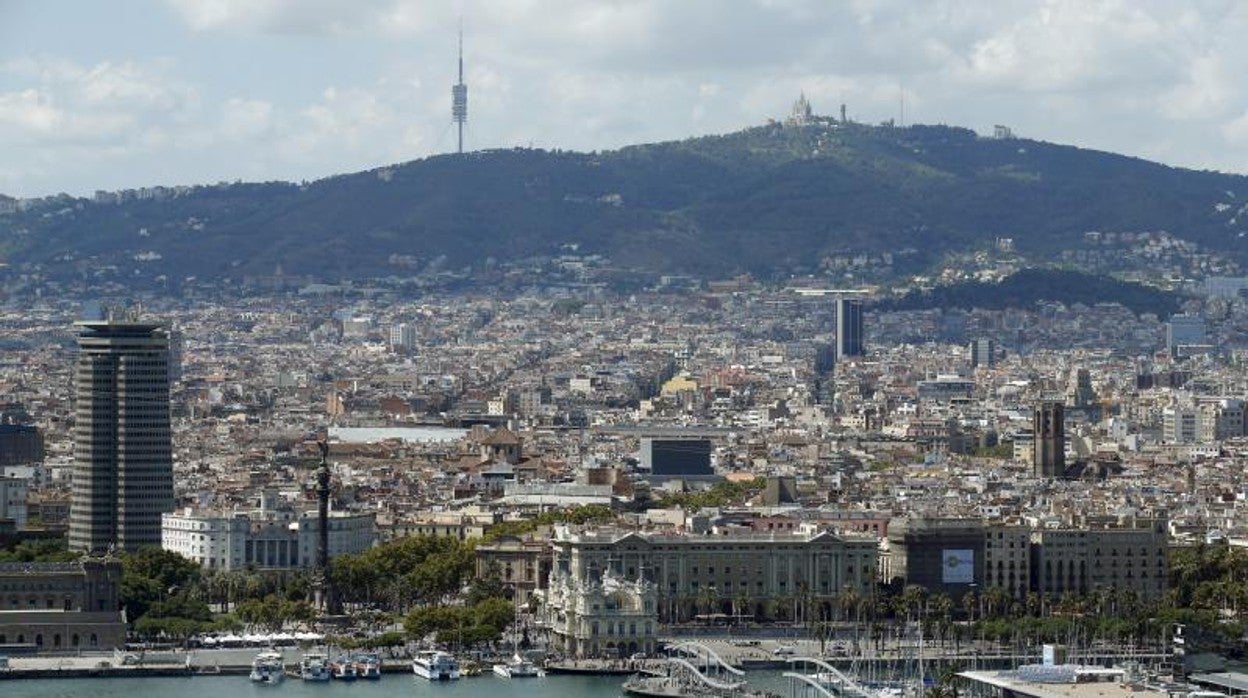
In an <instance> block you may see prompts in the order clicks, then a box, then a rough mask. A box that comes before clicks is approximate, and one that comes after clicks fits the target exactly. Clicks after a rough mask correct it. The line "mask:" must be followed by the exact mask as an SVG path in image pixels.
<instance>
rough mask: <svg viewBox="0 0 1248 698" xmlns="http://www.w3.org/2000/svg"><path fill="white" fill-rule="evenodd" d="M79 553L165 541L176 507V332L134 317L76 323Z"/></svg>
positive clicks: (72, 535) (72, 537) (74, 506)
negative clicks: (172, 398) (172, 339)
mask: <svg viewBox="0 0 1248 698" xmlns="http://www.w3.org/2000/svg"><path fill="white" fill-rule="evenodd" d="M75 324H76V325H77V326H78V328H79V329H80V330H81V331H80V333H79V335H78V366H77V372H76V377H75V387H74V391H75V405H74V415H75V423H74V471H73V484H72V490H71V492H72V495H71V499H70V513H69V546H70V548H71V549H72V550H83V551H87V552H91V553H102V552H106V551H108V550H109V549H110V548H115V549H117V550H136V549H138V548H140V547H142V546H145V545H160V515H161V514H162V513H164V512H167V511H170V510H172V509H173V446H172V441H171V437H170V430H169V337H168V335H166V334H165V332H164V330H162V329H161V326H160V325H157V324H150V323H142V322H134V321H113V320H102V321H86V322H78V323H75Z"/></svg>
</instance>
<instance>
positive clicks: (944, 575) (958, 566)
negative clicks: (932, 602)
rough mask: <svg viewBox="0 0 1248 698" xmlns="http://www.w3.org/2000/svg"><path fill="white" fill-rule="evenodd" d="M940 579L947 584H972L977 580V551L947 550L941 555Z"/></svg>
mask: <svg viewBox="0 0 1248 698" xmlns="http://www.w3.org/2000/svg"><path fill="white" fill-rule="evenodd" d="M941 559H942V561H943V564H942V565H941V568H942V569H941V574H940V581H941V582H944V583H945V584H970V583H972V582H974V581H975V551H974V550H946V551H945V552H944V555H943V556H942V557H941Z"/></svg>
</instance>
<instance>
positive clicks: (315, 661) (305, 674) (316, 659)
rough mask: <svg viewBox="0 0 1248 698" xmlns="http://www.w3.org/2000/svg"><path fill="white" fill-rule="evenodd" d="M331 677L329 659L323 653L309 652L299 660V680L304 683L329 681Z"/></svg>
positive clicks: (332, 674)
mask: <svg viewBox="0 0 1248 698" xmlns="http://www.w3.org/2000/svg"><path fill="white" fill-rule="evenodd" d="M333 677H334V672H333V670H332V669H330V667H329V657H328V656H327V655H325V654H324V653H321V652H309V653H307V654H305V655H303V659H301V660H299V678H301V679H303V680H304V681H329V680H330V679H332V678H333Z"/></svg>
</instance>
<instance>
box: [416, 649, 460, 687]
mask: <svg viewBox="0 0 1248 698" xmlns="http://www.w3.org/2000/svg"><path fill="white" fill-rule="evenodd" d="M412 673H413V674H415V675H417V676H420V677H423V678H426V679H429V680H430V681H454V680H456V679H458V678H459V662H457V661H455V657H453V656H451V655H449V654H447V653H446V652H438V651H436V650H426V651H422V652H417V653H416V656H415V657H412Z"/></svg>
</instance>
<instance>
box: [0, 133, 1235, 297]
mask: <svg viewBox="0 0 1248 698" xmlns="http://www.w3.org/2000/svg"><path fill="white" fill-rule="evenodd" d="M1244 193H1248V186H1245V178H1244V177H1241V176H1234V175H1223V174H1217V173H1210V172H1196V171H1191V170H1182V169H1177V168H1170V167H1166V166H1163V165H1158V164H1154V163H1149V162H1145V161H1143V160H1138V159H1134V158H1128V157H1122V156H1118V155H1112V154H1108V153H1102V152H1096V151H1090V150H1082V149H1078V148H1073V147H1068V146H1060V145H1054V144H1049V143H1043V142H1037V141H1030V140H1022V139H1008V140H994V139H986V138H980V137H978V136H977V135H976V134H975V133H973V132H972V131H969V130H967V129H962V128H952V127H945V126H912V127H908V128H891V127H869V126H864V125H859V124H834V123H823V124H819V125H812V126H806V127H789V126H781V125H775V124H773V125H768V126H760V127H756V128H750V129H746V130H744V131H740V132H737V133H732V134H727V135H717V136H706V137H700V138H692V139H688V140H683V141H673V142H667V143H657V144H650V145H639V146H632V147H627V148H623V149H620V150H617V151H611V152H602V153H573V152H548V151H542V150H527V149H514V150H494V151H484V152H477V153H470V154H466V155H463V156H455V155H442V156H435V157H429V158H426V159H423V160H418V161H413V162H408V163H404V164H400V165H395V166H392V167H387V168H381V169H378V170H373V171H369V172H361V173H356V174H349V175H341V176H336V177H331V178H327V179H324V180H320V181H317V182H313V183H310V184H306V185H296V184H288V183H262V184H236V185H230V186H220V187H199V188H196V189H194V190H192V191H191V192H189V193H187V194H185V195H182V196H178V197H174V198H168V199H165V200H161V201H157V200H142V201H139V200H136V201H127V202H125V203H123V204H120V205H116V204H96V203H93V202H89V201H85V200H84V201H79V200H73V199H69V198H68V197H66V198H65V199H63V200H59V201H55V202H48V203H46V204H45V205H43V206H41V207H36V208H35V209H33V210H30V211H27V212H24V213H17V214H0V249H2V250H5V251H6V260H5V261H7V262H9V263H10V264H12V265H14V266H13V267H11V268H13V269H20V268H21V265H23V264H26V265H36V264H37V265H40V267H39V268H40V271H41V272H42V273H44V274H47V275H49V276H50V277H52V278H57V277H60V278H71V279H72V278H80V277H83V276H88V275H91V274H94V273H97V271H98V270H99V269H100V268H101V266H103V265H107V264H116V265H118V266H119V267H123V268H132V267H136V266H137V263H136V262H135V261H134V258H135V256H136V255H138V254H140V253H149V254H151V253H154V254H158V255H160V259H159V260H157V261H153V262H148V263H146V264H147V265H148V266H144V267H142V269H143V270H144V271H145V272H146V271H152V270H159V273H164V274H168V275H169V276H170V277H171V278H173V279H180V278H182V277H184V276H189V275H197V276H201V277H212V276H225V275H229V276H235V277H238V276H242V275H246V274H269V273H272V271H273V270H274V269H275V268H276V267H277V266H279V265H281V266H282V267H283V269H284V270H286V271H287V272H288V273H292V274H313V275H317V276H320V277H322V278H335V277H356V278H363V277H370V276H381V275H385V274H390V273H396V274H410V273H413V271H418V270H421V269H426V270H427V269H430V268H450V269H459V268H462V267H465V266H476V267H478V268H479V267H480V266H481V265H483V264H484V262H485V260H486V259H487V258H494V259H495V260H505V259H514V258H528V257H533V256H553V255H557V254H559V253H560V252H561V251H562V250H564V249H567V248H566V247H565V246H566V245H570V244H575V245H577V249H578V251H579V253H581V254H601V255H604V256H606V257H607V258H608V259H609V260H610V261H611V263H612V264H613V265H614V266H616V267H619V268H623V269H630V270H638V271H649V272H685V273H693V274H698V275H703V276H708V277H722V276H727V275H731V274H736V273H740V272H751V273H753V274H755V275H758V276H760V277H762V278H782V277H783V276H785V275H788V274H790V273H811V272H817V270H818V268H819V267H818V265H819V262H820V260H821V259H822V258H823V257H825V256H827V255H830V254H843V253H846V252H872V251H875V252H881V251H888V252H894V253H896V254H897V257H898V259H899V261H898V266H903V267H906V266H908V267H913V268H916V269H918V268H923V267H924V265H927V264H930V263H932V262H934V261H936V260H938V259H940V256H941V255H942V254H944V253H945V252H948V251H957V250H965V249H971V248H974V247H976V246H980V245H982V244H983V243H984V242H985V241H989V240H992V239H993V238H994V237H997V236H1009V237H1012V238H1013V239H1014V240H1015V241H1016V243H1017V245H1018V248H1019V250H1020V251H1021V252H1022V253H1024V254H1029V255H1037V256H1045V255H1051V254H1053V253H1055V252H1057V251H1059V250H1061V249H1063V248H1064V247H1066V246H1068V245H1070V244H1071V243H1073V242H1076V241H1078V240H1080V239H1081V237H1082V236H1083V234H1084V233H1085V232H1087V231H1092V230H1101V231H1156V230H1166V231H1169V232H1170V233H1171V234H1173V235H1175V236H1177V237H1180V238H1183V239H1187V240H1190V241H1193V242H1197V243H1199V244H1201V245H1205V246H1208V247H1209V248H1211V249H1215V250H1219V251H1222V252H1223V253H1226V254H1228V255H1229V256H1231V257H1232V258H1235V259H1243V258H1244V256H1245V255H1244V252H1245V245H1246V244H1248V241H1246V239H1245V238H1243V237H1240V235H1241V232H1242V231H1244V230H1245V227H1244V226H1245V225H1246V224H1248V218H1245V220H1244V221H1243V222H1240V221H1239V219H1238V218H1237V217H1236V211H1237V210H1238V208H1239V206H1240V204H1238V203H1236V196H1243V195H1244ZM1219 204H1225V206H1218V205H1219ZM391 255H407V256H410V257H411V258H414V259H415V260H417V263H416V265H415V269H413V268H412V267H410V266H409V267H403V268H396V267H395V266H393V265H390V264H389V261H388V260H389V259H390V257H391ZM28 268H29V267H28ZM152 275H154V274H152Z"/></svg>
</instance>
